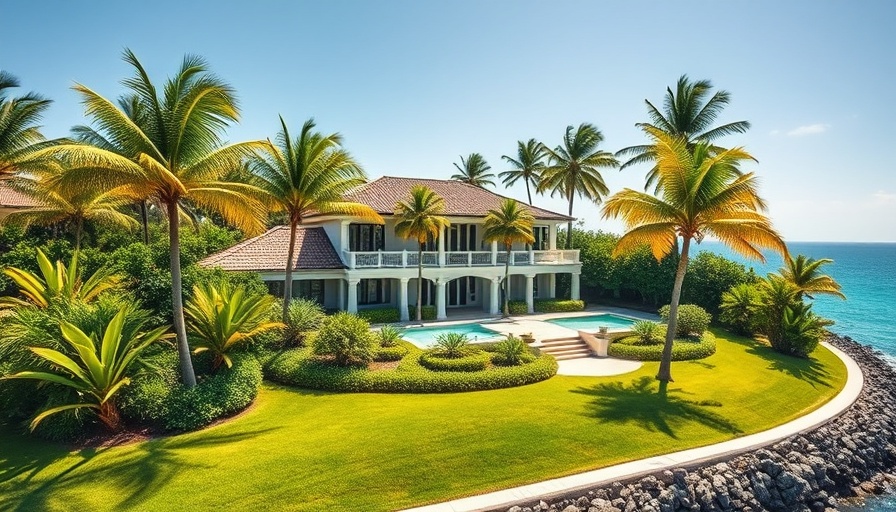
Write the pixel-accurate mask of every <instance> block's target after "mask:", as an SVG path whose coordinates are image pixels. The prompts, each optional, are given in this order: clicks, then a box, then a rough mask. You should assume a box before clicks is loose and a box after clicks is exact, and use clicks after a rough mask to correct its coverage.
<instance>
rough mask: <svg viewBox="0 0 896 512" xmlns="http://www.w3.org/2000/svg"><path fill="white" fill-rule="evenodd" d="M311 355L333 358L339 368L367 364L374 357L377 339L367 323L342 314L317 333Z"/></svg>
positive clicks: (353, 316) (338, 314) (329, 321)
mask: <svg viewBox="0 0 896 512" xmlns="http://www.w3.org/2000/svg"><path fill="white" fill-rule="evenodd" d="M314 353H315V354H317V355H327V356H332V357H333V359H334V361H335V362H336V364H338V365H339V366H353V365H366V364H367V363H369V362H371V361H373V358H374V357H375V356H376V339H375V338H374V336H373V333H371V332H370V324H369V323H367V321H366V320H364V319H363V318H360V317H359V316H357V315H353V314H351V313H346V312H344V311H342V312H339V313H336V314H335V315H333V316H331V317H329V318H328V319H327V321H326V322H325V323H324V326H323V327H321V329H320V331H318V333H317V337H315V338H314Z"/></svg>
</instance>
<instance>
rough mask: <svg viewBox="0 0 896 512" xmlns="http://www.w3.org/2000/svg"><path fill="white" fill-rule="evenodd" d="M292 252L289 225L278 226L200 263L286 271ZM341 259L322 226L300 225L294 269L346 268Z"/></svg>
mask: <svg viewBox="0 0 896 512" xmlns="http://www.w3.org/2000/svg"><path fill="white" fill-rule="evenodd" d="M288 252H289V226H277V227H274V228H271V229H269V230H268V231H267V232H266V233H264V234H262V235H259V236H256V237H255V238H250V239H248V240H245V241H243V242H240V243H238V244H236V245H234V246H233V247H230V248H228V249H224V250H223V251H221V252H219V253H215V254H212V255H211V256H208V257H206V258H205V259H203V260H202V261H200V262H199V264H200V265H202V266H204V267H221V268H223V269H224V270H234V271H251V272H264V271H270V272H284V271H286V265H285V262H286V256H287V254H288ZM344 268H345V265H343V263H342V259H340V258H339V255H338V254H336V249H334V248H333V244H332V243H331V242H330V237H328V236H327V233H326V231H324V229H323V228H311V227H307V228H306V227H299V228H298V229H297V230H296V253H295V262H294V264H293V270H302V269H306V270H323V269H344Z"/></svg>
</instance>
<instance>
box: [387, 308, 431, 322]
mask: <svg viewBox="0 0 896 512" xmlns="http://www.w3.org/2000/svg"><path fill="white" fill-rule="evenodd" d="M422 313H423V316H422V320H435V319H436V307H435V306H423V311H422ZM408 314H410V316H411V320H416V319H417V306H408ZM395 321H396V322H397V321H398V320H395Z"/></svg>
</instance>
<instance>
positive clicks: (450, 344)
mask: <svg viewBox="0 0 896 512" xmlns="http://www.w3.org/2000/svg"><path fill="white" fill-rule="evenodd" d="M470 351H471V350H470V339H469V338H467V335H466V334H463V333H459V332H446V333H443V334H440V335H439V337H438V338H436V347H435V348H434V349H433V352H435V353H438V355H439V356H440V357H443V358H445V359H457V358H459V357H463V356H465V355H467V354H469V353H470Z"/></svg>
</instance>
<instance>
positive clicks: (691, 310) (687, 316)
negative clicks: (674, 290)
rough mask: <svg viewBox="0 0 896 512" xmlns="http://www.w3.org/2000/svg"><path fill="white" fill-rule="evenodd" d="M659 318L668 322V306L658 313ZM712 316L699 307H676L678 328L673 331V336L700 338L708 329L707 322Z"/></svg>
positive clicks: (690, 305) (692, 305)
mask: <svg viewBox="0 0 896 512" xmlns="http://www.w3.org/2000/svg"><path fill="white" fill-rule="evenodd" d="M659 315H660V318H662V319H663V322H666V323H668V322H669V306H668V305H666V306H663V307H661V308H660V311H659ZM711 321H712V316H711V315H710V314H709V313H707V312H706V310H704V309H703V308H701V307H700V306H697V305H694V304H681V305H679V306H678V326H677V328H676V329H675V331H676V332H675V335H676V336H678V337H684V336H692V335H693V336H700V335H701V334H703V332H704V331H706V329H709V322H711Z"/></svg>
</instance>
